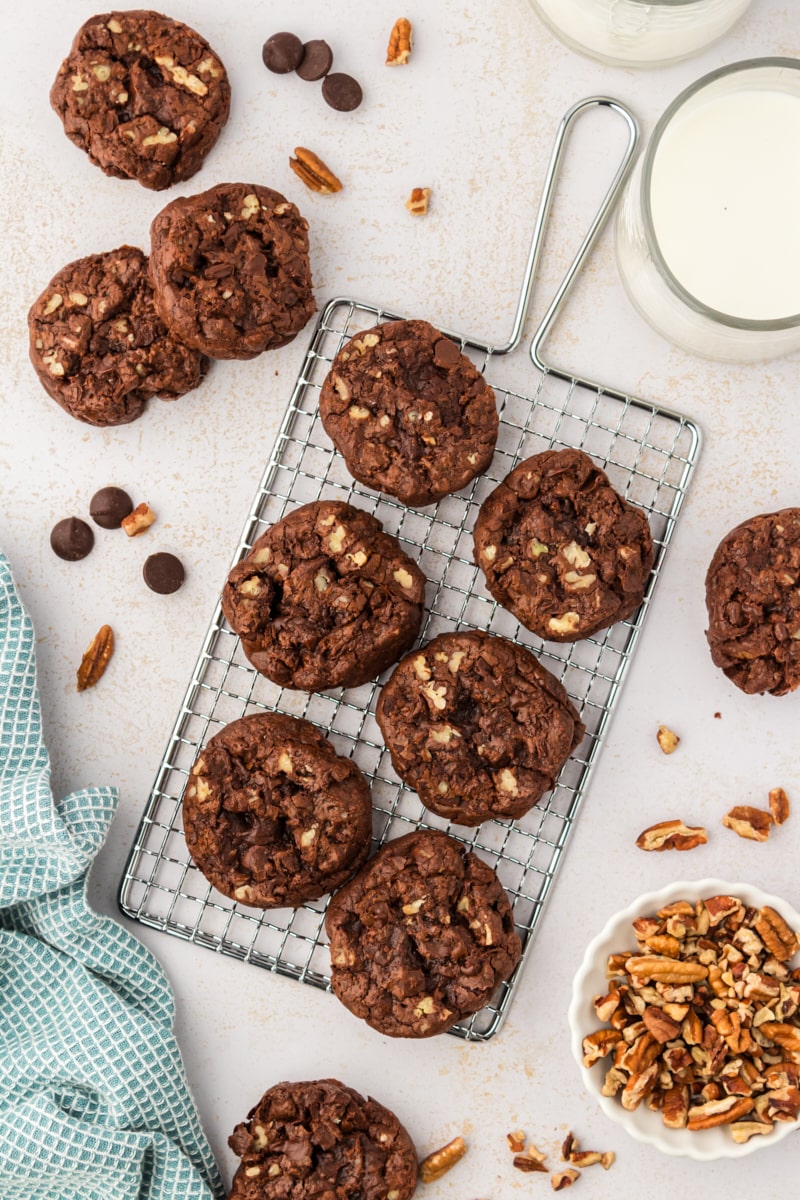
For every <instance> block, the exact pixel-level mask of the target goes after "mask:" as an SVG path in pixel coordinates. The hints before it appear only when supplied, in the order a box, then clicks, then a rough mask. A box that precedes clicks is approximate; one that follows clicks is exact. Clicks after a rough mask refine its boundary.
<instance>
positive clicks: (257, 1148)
mask: <svg viewBox="0 0 800 1200" xmlns="http://www.w3.org/2000/svg"><path fill="white" fill-rule="evenodd" d="M228 1145H229V1146H230V1148H231V1150H233V1152H234V1154H235V1155H236V1156H237V1157H238V1158H240V1159H241V1160H242V1162H241V1165H240V1166H239V1168H238V1170H237V1171H236V1174H235V1175H234V1177H233V1186H232V1188H231V1191H230V1193H229V1195H228V1200H349V1198H354V1197H362V1198H363V1200H409V1198H410V1197H411V1196H412V1195H413V1194H414V1191H415V1189H416V1186H417V1155H416V1152H415V1150H414V1146H413V1144H412V1142H411V1138H410V1137H409V1136H408V1133H407V1132H406V1130H405V1129H404V1127H403V1126H402V1125H401V1124H400V1122H399V1121H398V1119H397V1117H396V1116H395V1115H394V1113H392V1112H390V1111H389V1109H388V1108H384V1107H383V1105H382V1104H378V1102H377V1101H376V1100H372V1099H371V1098H370V1099H369V1100H365V1099H364V1097H363V1096H360V1095H359V1094H358V1092H356V1091H353V1089H352V1088H349V1087H345V1085H344V1084H343V1083H340V1082H339V1081H338V1079H320V1080H316V1081H313V1082H309V1083H278V1084H276V1085H275V1087H271V1088H270V1089H269V1091H267V1092H265V1093H264V1095H263V1096H262V1097H261V1099H260V1100H259V1102H258V1104H257V1105H256V1106H255V1108H252V1109H251V1110H250V1112H249V1113H248V1114H247V1120H246V1121H242V1122H241V1124H239V1125H237V1126H236V1128H235V1129H234V1131H233V1133H232V1134H231V1136H230V1137H229V1138H228Z"/></svg>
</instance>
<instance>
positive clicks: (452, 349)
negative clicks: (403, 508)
mask: <svg viewBox="0 0 800 1200" xmlns="http://www.w3.org/2000/svg"><path fill="white" fill-rule="evenodd" d="M319 411H320V416H321V418H322V423H323V425H324V426H325V432H326V433H327V434H328V436H329V437H330V439H331V441H332V442H333V444H334V446H335V447H336V449H337V450H338V451H339V452H340V453H341V454H342V455H343V457H344V460H345V462H346V464H347V469H348V471H350V473H351V475H353V476H354V477H355V478H356V479H358V480H359V481H360V482H361V483H364V484H366V485H367V487H372V488H375V489H376V490H377V491H382V492H388V493H389V494H390V495H392V496H396V497H397V498H398V499H399V500H402V502H403V504H408V505H413V506H418V505H419V506H422V505H426V504H433V503H434V502H435V501H437V500H440V499H441V498H442V497H443V496H446V495H448V494H449V493H450V492H457V491H460V489H461V488H463V487H466V485H467V484H468V483H469V482H470V481H471V480H472V479H474V478H475V476H476V475H480V474H481V472H482V471H484V470H485V469H486V467H487V466H488V465H489V463H490V462H491V459H492V455H493V453H494V447H495V442H496V441H497V430H498V417H497V406H496V403H495V397H494V392H493V391H492V389H491V388H490V387H489V385H488V383H487V382H486V380H485V379H484V378H483V376H482V375H481V373H480V372H479V371H478V369H477V368H476V367H475V366H473V364H472V363H471V362H470V360H469V359H468V358H467V357H466V356H465V355H463V354H462V353H461V351H460V349H459V347H458V346H457V345H456V343H455V342H454V341H452V340H451V339H450V338H448V337H445V336H444V335H443V334H441V333H439V331H438V330H437V329H434V327H433V326H432V325H429V324H428V322H427V321H389V322H387V323H385V324H383V325H376V326H374V327H373V328H372V329H366V330H364V331H363V332H361V333H357V334H356V335H355V336H354V337H352V338H351V339H350V341H349V342H346V343H345V345H344V346H343V347H342V349H341V350H340V351H339V353H338V354H337V355H336V357H335V358H334V360H333V363H332V365H331V369H330V371H329V373H328V375H327V377H326V379H325V382H324V383H323V385H322V391H321V392H320V399H319Z"/></svg>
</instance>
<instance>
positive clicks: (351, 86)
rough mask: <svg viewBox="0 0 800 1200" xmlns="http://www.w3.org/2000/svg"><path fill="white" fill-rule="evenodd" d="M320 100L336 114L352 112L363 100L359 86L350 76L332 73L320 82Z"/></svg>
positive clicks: (336, 72)
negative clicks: (333, 109)
mask: <svg viewBox="0 0 800 1200" xmlns="http://www.w3.org/2000/svg"><path fill="white" fill-rule="evenodd" d="M322 98H323V100H324V101H325V103H326V104H330V106H331V108H335V109H336V111H337V112H352V111H353V109H354V108H358V106H359V104H360V103H361V101H362V99H363V92H362V91H361V84H360V83H359V82H358V80H357V79H353V76H352V75H344V74H343V73H342V72H341V71H334V73H333V74H332V75H326V76H325V78H324V79H323V81H322Z"/></svg>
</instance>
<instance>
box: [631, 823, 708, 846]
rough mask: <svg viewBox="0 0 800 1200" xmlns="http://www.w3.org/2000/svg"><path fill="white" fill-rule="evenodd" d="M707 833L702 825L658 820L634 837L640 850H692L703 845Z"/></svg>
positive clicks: (706, 838)
mask: <svg viewBox="0 0 800 1200" xmlns="http://www.w3.org/2000/svg"><path fill="white" fill-rule="evenodd" d="M707 841H708V833H707V831H706V830H705V829H704V828H703V826H702V825H697V826H693V825H685V824H684V823H683V821H679V820H677V819H676V820H673V821H659V822H658V824H657V825H650V826H649V827H648V828H647V829H645V830H643V831H642V833H640V834H639V836H638V838H637V839H636V845H637V846H638V847H639V849H640V850H694V848H695V846H704V845H705V844H706V842H707Z"/></svg>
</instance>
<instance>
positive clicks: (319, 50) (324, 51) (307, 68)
mask: <svg viewBox="0 0 800 1200" xmlns="http://www.w3.org/2000/svg"><path fill="white" fill-rule="evenodd" d="M332 63H333V51H332V50H331V48H330V46H329V45H328V43H327V42H323V41H321V40H317V41H313V42H306V44H305V46H303V57H302V59H301V60H300V65H299V66H298V67H297V68H296V70H297V74H298V75H299V76H300V78H301V79H306V80H308V82H309V83H313V82H315V81H316V80H317V79H322V77H323V75H327V74H328V71H330V69H331V64H332Z"/></svg>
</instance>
